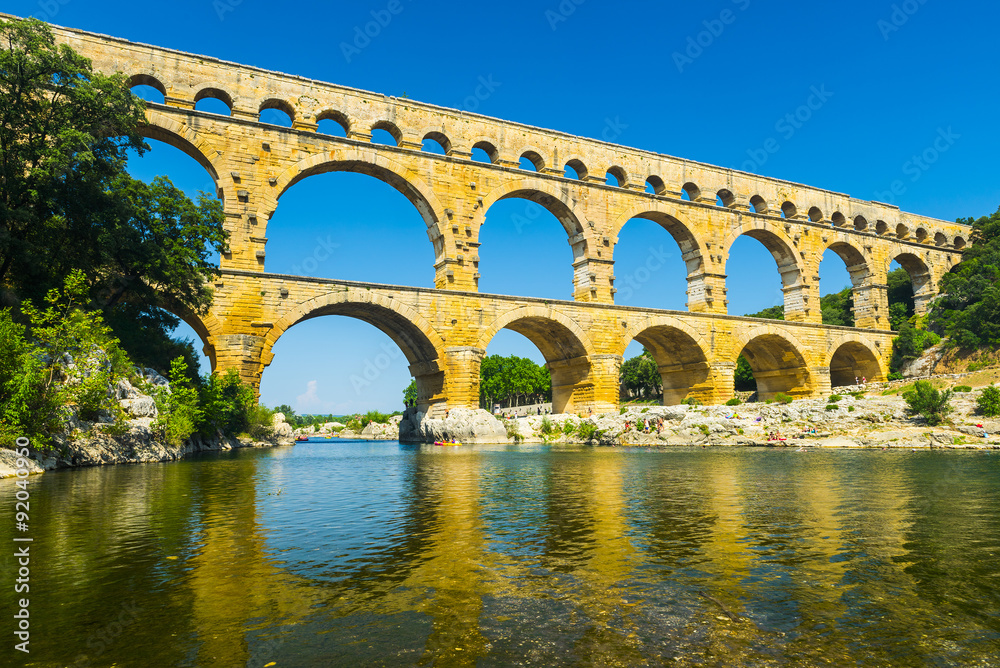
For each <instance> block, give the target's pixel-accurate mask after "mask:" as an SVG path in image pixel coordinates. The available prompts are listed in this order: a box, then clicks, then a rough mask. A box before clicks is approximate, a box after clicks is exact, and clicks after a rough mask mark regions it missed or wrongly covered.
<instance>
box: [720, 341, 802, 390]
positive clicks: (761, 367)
mask: <svg viewBox="0 0 1000 668" xmlns="http://www.w3.org/2000/svg"><path fill="white" fill-rule="evenodd" d="M736 347H738V348H739V351H740V352H742V354H743V356H744V357H745V358H746V360H747V362H749V363H750V368H751V369H752V370H753V376H754V379H755V380H756V381H757V398H758V399H760V400H767V399H773V398H774V396H775V395H776V394H778V393H779V392H782V393H784V394H787V395H789V396H792V397H805V396H809V395H810V394H812V388H811V385H812V383H811V380H812V379H811V375H810V373H809V368H808V365H807V363H806V360H805V357H804V356H803V354H802V352H801V351H802V350H806V348H805V347H804V346H803V345H802V344H801V343H799V342H798V341H796V340H795V339H794V338H793V337H791V336H790V335H788V334H786V333H784V332H775V331H774V330H773V328H771V327H767V326H764V327H757V328H755V329H753V330H750V331H749V332H747V333H746V334H744V335H742V336H740V337H739V339H738V343H737V346H736ZM734 361H735V360H734Z"/></svg>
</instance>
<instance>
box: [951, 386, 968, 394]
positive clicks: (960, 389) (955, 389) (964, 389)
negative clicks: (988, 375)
mask: <svg viewBox="0 0 1000 668" xmlns="http://www.w3.org/2000/svg"><path fill="white" fill-rule="evenodd" d="M951 389H952V391H953V392H961V393H962V394H964V393H966V392H972V388H971V387H969V386H968V385H956V386H955V387H953V388H951Z"/></svg>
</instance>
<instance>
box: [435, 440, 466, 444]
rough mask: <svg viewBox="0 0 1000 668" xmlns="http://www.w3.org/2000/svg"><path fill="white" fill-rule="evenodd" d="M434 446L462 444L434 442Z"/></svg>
mask: <svg viewBox="0 0 1000 668" xmlns="http://www.w3.org/2000/svg"><path fill="white" fill-rule="evenodd" d="M434 445H462V444H461V443H458V442H455V443H450V442H448V441H434Z"/></svg>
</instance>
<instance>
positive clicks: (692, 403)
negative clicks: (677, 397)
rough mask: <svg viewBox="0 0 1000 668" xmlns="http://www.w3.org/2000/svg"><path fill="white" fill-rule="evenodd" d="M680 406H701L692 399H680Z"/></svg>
mask: <svg viewBox="0 0 1000 668" xmlns="http://www.w3.org/2000/svg"><path fill="white" fill-rule="evenodd" d="M681 404H683V405H686V406H701V404H700V403H698V400H697V399H695V398H694V397H685V398H684V399H681Z"/></svg>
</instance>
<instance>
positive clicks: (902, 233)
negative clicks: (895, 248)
mask: <svg viewBox="0 0 1000 668" xmlns="http://www.w3.org/2000/svg"><path fill="white" fill-rule="evenodd" d="M896 236H897V237H898V238H900V239H905V238H906V237H908V236H910V228H908V227H907V226H906V225H903V224H902V223H900V224H899V225H896Z"/></svg>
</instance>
